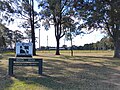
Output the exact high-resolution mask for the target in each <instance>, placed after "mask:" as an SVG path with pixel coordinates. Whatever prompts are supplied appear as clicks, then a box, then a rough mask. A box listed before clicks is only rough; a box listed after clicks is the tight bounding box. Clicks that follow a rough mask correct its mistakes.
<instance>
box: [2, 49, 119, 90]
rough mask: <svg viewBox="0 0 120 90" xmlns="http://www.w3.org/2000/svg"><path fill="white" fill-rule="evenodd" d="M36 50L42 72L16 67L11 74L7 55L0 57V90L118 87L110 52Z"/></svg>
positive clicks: (105, 89) (111, 89) (116, 61)
mask: <svg viewBox="0 0 120 90" xmlns="http://www.w3.org/2000/svg"><path fill="white" fill-rule="evenodd" d="M54 53H55V51H37V56H35V58H43V60H44V62H43V75H38V74H37V73H38V68H37V67H15V68H14V74H15V76H14V77H10V76H9V75H8V73H7V71H8V58H9V57H13V56H14V53H4V54H3V55H2V56H1V59H0V90H120V60H119V59H116V58H113V57H112V56H113V51H74V56H70V51H61V55H60V56H56V55H54Z"/></svg>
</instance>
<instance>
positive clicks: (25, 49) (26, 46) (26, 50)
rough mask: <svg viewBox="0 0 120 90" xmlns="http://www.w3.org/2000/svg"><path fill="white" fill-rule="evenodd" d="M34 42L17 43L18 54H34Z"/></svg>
mask: <svg viewBox="0 0 120 90" xmlns="http://www.w3.org/2000/svg"><path fill="white" fill-rule="evenodd" d="M32 48H33V44H32V43H19V42H18V43H16V56H32V55H33V51H32V50H33V49H32Z"/></svg>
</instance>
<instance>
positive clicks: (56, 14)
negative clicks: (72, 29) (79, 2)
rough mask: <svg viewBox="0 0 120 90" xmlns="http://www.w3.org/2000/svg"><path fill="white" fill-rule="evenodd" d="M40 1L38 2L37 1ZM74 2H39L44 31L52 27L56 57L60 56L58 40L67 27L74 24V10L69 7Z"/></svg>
mask: <svg viewBox="0 0 120 90" xmlns="http://www.w3.org/2000/svg"><path fill="white" fill-rule="evenodd" d="M38 1H40V0H38ZM73 1H74V0H42V1H40V2H39V7H42V9H41V11H40V15H41V19H43V20H44V22H43V25H44V27H45V29H46V30H48V29H49V27H50V26H51V25H54V30H55V38H56V42H57V46H56V47H57V49H56V55H60V52H59V44H60V39H61V38H62V37H63V36H64V35H65V32H66V30H68V29H67V28H68V25H72V22H74V19H73V18H72V17H74V9H73V8H72V7H71V6H72V4H73Z"/></svg>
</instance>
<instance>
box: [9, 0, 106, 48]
mask: <svg viewBox="0 0 120 90" xmlns="http://www.w3.org/2000/svg"><path fill="white" fill-rule="evenodd" d="M35 6H36V7H34V8H35V10H38V8H37V2H35ZM17 26H18V21H17V20H16V22H15V23H14V24H11V25H10V26H8V28H9V29H11V30H20V31H22V32H24V30H23V29H22V28H18V27H17ZM35 36H36V37H38V38H37V42H36V48H39V29H36V30H35ZM104 36H105V35H104V34H103V33H102V34H101V32H100V31H99V30H98V31H94V32H92V33H91V34H86V35H84V36H80V35H78V36H76V37H74V39H73V45H76V46H83V45H84V44H89V43H96V42H97V41H100V40H101V39H102V38H103V37H104ZM64 44H65V45H67V46H70V45H71V44H70V41H65V37H62V38H61V39H60V47H62V46H63V45H64ZM40 46H52V47H56V39H55V34H54V27H52V26H51V28H50V29H49V30H48V31H46V30H45V29H44V27H42V26H41V28H40Z"/></svg>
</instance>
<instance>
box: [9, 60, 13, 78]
mask: <svg viewBox="0 0 120 90" xmlns="http://www.w3.org/2000/svg"><path fill="white" fill-rule="evenodd" d="M8 74H9V75H10V76H12V75H13V60H12V59H9V69H8Z"/></svg>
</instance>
